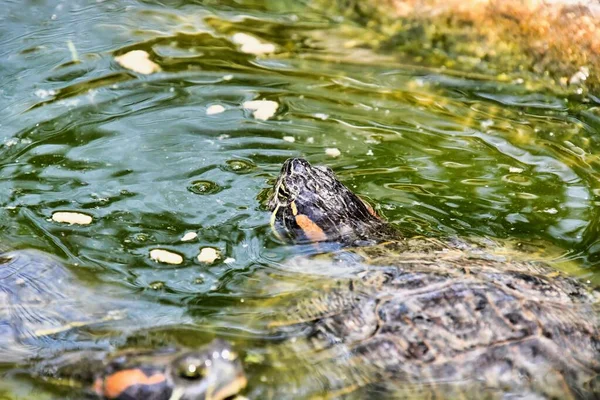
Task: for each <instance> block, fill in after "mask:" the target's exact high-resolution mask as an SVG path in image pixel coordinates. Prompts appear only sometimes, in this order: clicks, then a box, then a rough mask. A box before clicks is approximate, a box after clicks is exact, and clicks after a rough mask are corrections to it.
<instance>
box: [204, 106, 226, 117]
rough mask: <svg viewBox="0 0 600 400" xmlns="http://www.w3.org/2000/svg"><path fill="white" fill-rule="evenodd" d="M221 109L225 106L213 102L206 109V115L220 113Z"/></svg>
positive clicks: (223, 109)
mask: <svg viewBox="0 0 600 400" xmlns="http://www.w3.org/2000/svg"><path fill="white" fill-rule="evenodd" d="M223 111H225V107H223V106H222V105H220V104H213V105H212V106H209V107H208V108H207V109H206V115H215V114H221V113H222V112H223Z"/></svg>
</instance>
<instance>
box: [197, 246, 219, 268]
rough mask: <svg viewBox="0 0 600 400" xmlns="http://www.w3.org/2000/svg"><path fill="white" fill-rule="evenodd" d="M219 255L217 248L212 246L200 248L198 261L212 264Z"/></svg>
mask: <svg viewBox="0 0 600 400" xmlns="http://www.w3.org/2000/svg"><path fill="white" fill-rule="evenodd" d="M220 257H221V254H220V253H219V251H218V250H217V249H213V248H212V247H204V248H202V249H200V254H198V261H200V262H201V263H206V264H212V263H213V262H215V261H216V260H217V259H219V258H220Z"/></svg>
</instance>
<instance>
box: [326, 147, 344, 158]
mask: <svg viewBox="0 0 600 400" xmlns="http://www.w3.org/2000/svg"><path fill="white" fill-rule="evenodd" d="M325 154H327V155H328V156H330V157H339V156H341V155H342V152H341V151H340V150H339V149H337V148H335V147H328V148H326V149H325Z"/></svg>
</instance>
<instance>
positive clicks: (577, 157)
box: [0, 0, 600, 398]
mask: <svg viewBox="0 0 600 400" xmlns="http://www.w3.org/2000/svg"><path fill="white" fill-rule="evenodd" d="M3 10H4V11H2V13H3V16H2V18H0V60H1V61H0V76H1V77H2V78H1V79H0V110H1V111H0V116H1V118H0V235H1V238H2V242H3V243H4V244H6V245H7V246H9V247H11V248H38V249H42V250H44V251H47V252H49V253H53V254H55V255H57V256H59V257H61V258H62V259H63V260H64V261H65V263H67V264H68V265H70V266H71V268H72V270H73V271H75V272H76V273H77V274H78V276H80V277H81V278H82V279H84V281H85V282H87V284H88V285H89V286H94V285H99V284H100V283H101V284H103V285H109V286H111V287H113V288H115V290H116V291H118V293H119V295H120V296H123V297H132V298H135V296H139V297H140V298H142V297H143V298H144V299H145V300H150V301H154V302H156V303H161V304H165V305H175V306H178V307H181V308H182V309H183V310H186V312H188V313H189V314H190V315H192V316H193V318H194V321H195V323H194V325H193V329H190V328H189V327H181V329H177V328H169V329H166V331H165V332H163V333H161V335H164V338H163V336H160V337H161V338H163V339H160V340H163V341H164V342H168V343H172V342H179V343H182V344H185V345H190V346H194V344H195V343H197V342H202V343H205V342H206V341H207V340H209V338H210V337H212V336H214V335H215V334H217V335H219V336H223V337H227V338H230V339H231V340H237V341H239V342H241V343H243V342H244V341H245V340H250V341H251V340H255V339H256V335H255V334H254V333H253V331H252V330H251V329H250V328H248V327H246V326H245V325H244V322H243V321H244V315H245V313H248V306H247V305H244V303H243V302H244V301H247V300H249V299H251V298H252V297H253V296H256V292H255V291H253V290H254V289H252V288H256V287H257V285H258V286H260V282H258V283H257V282H256V279H258V278H256V277H257V276H263V275H257V273H258V272H264V271H268V270H269V269H271V268H275V267H276V266H277V265H279V263H281V262H282V261H283V260H284V259H285V258H286V257H288V256H289V255H290V254H291V253H293V252H296V251H297V249H293V248H290V247H287V246H284V245H282V244H280V243H279V242H278V241H277V239H276V238H275V237H274V236H273V235H272V234H271V233H270V229H269V226H268V225H269V214H268V212H267V211H266V207H265V200H266V196H267V191H266V189H267V188H268V187H269V185H270V184H272V182H273V180H274V178H275V177H276V175H277V173H278V171H279V168H280V166H281V164H282V162H283V161H284V160H285V159H287V158H288V157H298V156H302V157H305V158H307V159H308V160H309V161H310V162H312V163H321V164H327V165H329V166H330V167H331V168H332V169H333V170H334V171H336V172H337V173H338V175H339V177H340V178H341V179H342V180H343V182H344V183H346V184H347V185H348V186H349V187H350V188H352V189H353V190H355V191H356V192H357V193H360V194H361V195H363V196H364V197H366V198H368V199H369V200H370V201H371V202H372V203H373V204H376V209H377V210H378V212H380V213H381V214H382V215H384V216H385V217H386V218H387V219H388V220H389V221H390V222H392V223H394V224H397V225H400V226H402V227H403V228H405V229H406V230H408V231H411V232H414V233H415V234H427V235H435V236H447V235H458V236H465V237H467V236H470V237H490V238H501V239H503V238H511V239H515V240H516V241H517V242H522V243H533V244H535V246H538V247H542V248H544V247H553V248H555V249H556V251H557V253H558V254H561V257H562V259H564V260H574V261H576V262H577V265H578V267H577V271H576V272H577V273H579V274H581V275H583V276H584V278H585V279H588V280H590V281H593V282H600V270H599V269H598V266H597V265H598V260H599V258H600V242H599V241H598V230H599V229H600V227H598V224H597V221H598V215H597V214H598V209H599V208H598V207H597V205H598V203H597V202H598V197H599V196H600V183H599V182H600V163H599V160H598V156H597V154H599V151H600V141H599V139H598V138H599V137H600V136H599V135H598V130H599V129H600V111H599V110H600V108H598V105H597V104H594V103H593V101H592V102H590V101H589V100H587V99H585V98H584V97H582V96H578V95H577V94H576V93H575V92H573V91H569V92H563V91H560V90H558V89H555V88H554V89H553V88H549V87H548V86H547V85H544V84H543V83H542V84H529V83H528V81H527V80H525V81H524V80H523V79H521V80H519V79H518V77H516V78H515V79H512V78H511V79H507V78H506V77H505V76H499V75H497V76H495V75H489V76H487V75H478V74H470V73H468V72H460V70H445V69H444V68H440V66H439V65H422V64H419V63H417V62H414V60H413V59H411V58H410V57H409V56H407V55H403V54H402V53H400V54H399V53H396V52H394V51H393V49H389V48H387V49H386V50H382V49H379V48H378V46H377V45H376V43H377V40H378V39H380V38H381V34H380V33H378V32H375V31H371V30H369V29H367V28H364V27H361V26H359V25H357V24H355V23H354V22H352V21H351V20H348V19H344V18H342V17H340V16H338V15H332V14H331V12H322V11H319V8H318V7H316V6H313V5H310V4H304V3H301V2H292V1H283V2H282V1H272V2H269V1H266V2H258V1H239V2H233V1H227V2H212V1H206V2H200V1H198V2H190V3H188V2H182V1H181V2H178V1H166V2H155V1H132V0H130V1H121V2H111V1H81V0H77V1H68V2H67V1H64V2H60V1H35V2H29V3H26V4H24V3H22V2H11V1H5V2H4V3H3ZM240 32H243V33H247V34H251V35H254V36H255V37H257V38H259V39H260V40H261V41H262V42H265V43H271V44H274V45H275V48H276V52H275V53H274V54H267V55H262V56H257V55H254V54H248V53H244V52H242V51H241V49H240V46H239V45H236V44H234V43H233V41H232V37H233V35H234V34H235V33H240ZM357 43H358V44H360V43H371V44H372V46H371V48H365V46H358V45H357ZM373 43H375V44H373ZM131 50H144V51H146V52H148V53H149V54H150V58H151V59H152V60H153V61H154V62H155V63H157V64H158V65H159V66H160V69H161V71H160V72H157V73H154V74H150V75H142V74H137V73H135V72H132V71H129V70H126V69H124V68H122V67H120V66H119V64H118V63H117V62H115V57H116V56H119V55H122V54H124V53H126V52H128V51H131ZM263 99H265V100H271V101H275V102H277V103H278V108H277V111H276V114H275V115H274V116H273V117H271V118H269V119H267V120H259V119H256V118H255V117H254V116H253V115H252V111H251V110H248V109H244V108H243V107H242V104H243V103H244V102H245V101H251V100H263ZM214 105H221V106H222V107H224V112H222V113H218V114H212V115H207V112H206V111H207V109H208V107H210V106H214ZM325 149H337V150H339V153H340V155H339V156H337V157H334V156H332V155H331V154H335V151H333V150H331V151H329V152H328V151H326V150H325ZM328 153H329V154H328ZM57 211H71V212H81V213H85V214H87V215H90V216H92V218H93V222H92V223H91V224H90V225H68V224H63V223H57V222H54V221H52V219H51V217H52V214H53V213H54V212H57ZM188 232H197V233H198V237H197V239H194V240H192V241H186V242H183V241H181V238H182V237H183V236H184V235H185V234H186V233H188ZM203 247H213V248H216V249H219V251H220V252H221V258H220V260H219V261H217V262H215V263H214V264H212V265H206V264H203V263H201V262H199V261H197V259H196V256H197V255H198V253H199V251H200V249H201V248H203ZM155 248H161V249H167V250H170V251H173V252H176V253H178V254H179V255H181V256H182V257H183V260H184V261H183V263H182V264H181V265H178V266H173V265H167V264H161V263H156V262H154V261H152V260H151V258H150V256H149V252H150V250H152V249H155ZM226 259H227V262H224V261H225V260H226ZM248 282H250V283H252V284H251V285H248ZM265 285H266V283H265ZM262 295H264V294H261V296H262ZM246 304H247V303H246ZM241 305H243V307H242V306H241ZM260 313H261V310H260V309H256V310H253V311H251V312H250V314H252V315H254V314H260ZM236 315H238V318H237V319H236V318H232V316H236ZM239 315H241V317H239ZM232 321H235V322H232ZM253 335H254V336H253ZM259 336H260V335H259ZM249 352H250V353H252V350H249ZM5 385H8V383H6V384H3V385H2V386H5ZM2 386H0V391H1V390H4V391H3V392H0V393H1V396H4V397H6V398H28V397H31V398H34V397H35V398H39V396H46V397H48V396H50V397H51V396H53V394H52V393H55V392H54V391H56V390H57V389H55V388H52V387H47V386H41V385H40V384H36V383H32V382H27V383H25V382H23V383H22V384H16V385H15V384H12V385H11V386H10V388H8V389H1V387H2ZM4 397H3V398H4Z"/></svg>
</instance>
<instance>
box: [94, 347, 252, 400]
mask: <svg viewBox="0 0 600 400" xmlns="http://www.w3.org/2000/svg"><path fill="white" fill-rule="evenodd" d="M245 386H246V376H245V375H244V371H243V369H242V365H241V362H240V359H239V357H238V355H237V354H236V353H235V352H234V351H233V350H232V349H231V348H230V346H229V345H228V344H227V343H226V342H224V341H222V340H215V341H213V342H212V343H210V344H209V345H207V346H206V347H204V348H202V349H199V350H192V351H182V352H175V353H169V352H166V353H161V352H160V351H156V352H149V353H143V354H136V353H130V354H124V355H121V356H118V357H116V358H114V359H113V360H112V361H111V362H109V363H108V364H107V365H106V367H105V368H104V369H103V370H102V371H101V372H100V373H99V374H98V375H97V376H96V378H95V382H94V388H93V390H94V392H95V393H96V394H97V395H99V397H101V398H104V399H112V400H135V399H151V400H169V399H180V400H223V399H227V398H229V397H232V396H234V395H236V394H238V392H240V391H241V390H242V389H243V388H244V387H245Z"/></svg>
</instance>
